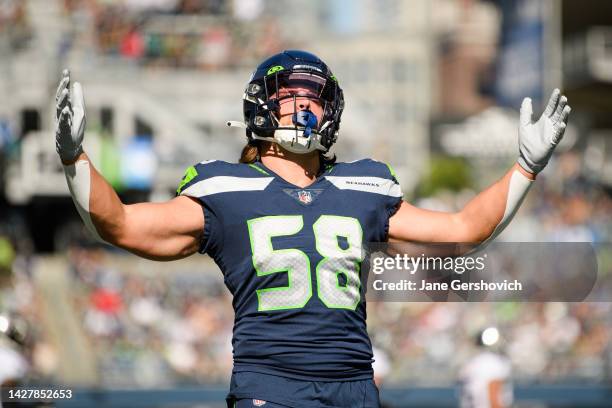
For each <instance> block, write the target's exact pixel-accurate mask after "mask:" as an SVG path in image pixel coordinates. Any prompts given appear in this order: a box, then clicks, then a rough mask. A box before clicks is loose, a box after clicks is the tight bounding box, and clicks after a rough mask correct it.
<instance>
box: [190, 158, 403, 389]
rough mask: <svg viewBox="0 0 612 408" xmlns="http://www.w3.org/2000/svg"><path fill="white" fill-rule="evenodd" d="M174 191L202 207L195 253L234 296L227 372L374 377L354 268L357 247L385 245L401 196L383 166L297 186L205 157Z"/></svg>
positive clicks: (359, 254) (360, 164) (368, 165)
mask: <svg viewBox="0 0 612 408" xmlns="http://www.w3.org/2000/svg"><path fill="white" fill-rule="evenodd" d="M178 194H180V195H185V196H189V197H194V198H196V199H197V200H198V201H199V202H200V203H201V204H202V207H203V209H204V216H205V226H204V235H203V240H202V244H201V247H200V252H201V253H207V254H209V255H210V256H211V257H212V258H213V259H214V261H215V262H216V263H217V265H218V266H219V268H220V269H221V271H222V272H223V276H224V281H225V284H226V285H227V287H228V289H229V290H230V291H231V293H232V294H233V296H234V297H233V306H234V311H235V322H234V334H233V340H232V344H233V349H234V372H241V371H251V372H259V373H265V374H272V375H279V376H285V377H289V378H295V379H302V380H311V381H332V380H333V381H338V380H359V379H368V378H371V377H372V366H371V362H372V348H371V344H370V340H369V338H368V334H367V330H366V308H365V301H364V296H363V290H362V286H365V285H361V281H360V267H361V262H362V260H363V256H364V255H363V251H362V244H365V243H367V242H381V241H385V240H386V239H387V230H388V224H389V217H390V216H391V215H392V214H393V212H394V211H395V210H396V208H397V206H398V204H399V202H400V200H401V196H402V193H401V189H400V186H399V184H398V182H397V180H396V179H395V177H394V175H393V172H392V171H391V170H390V168H389V167H388V166H387V165H385V164H384V163H380V162H377V161H374V160H360V161H356V162H351V163H337V164H335V165H333V166H328V167H327V168H326V170H325V171H324V172H323V173H322V174H321V175H320V176H319V177H318V178H317V180H316V181H315V182H314V183H313V184H312V185H310V186H308V187H307V188H299V187H297V186H295V185H293V184H291V183H289V182H287V181H285V180H284V179H282V178H281V177H279V176H278V175H276V174H275V173H274V172H272V171H271V170H269V169H268V168H266V167H265V166H264V165H263V164H262V163H260V162H257V163H255V164H237V163H227V162H223V161H216V160H215V161H205V162H202V163H199V164H197V165H195V166H193V167H190V168H189V169H188V170H187V172H186V175H185V177H184V178H183V181H182V182H181V185H180V187H179V189H178Z"/></svg>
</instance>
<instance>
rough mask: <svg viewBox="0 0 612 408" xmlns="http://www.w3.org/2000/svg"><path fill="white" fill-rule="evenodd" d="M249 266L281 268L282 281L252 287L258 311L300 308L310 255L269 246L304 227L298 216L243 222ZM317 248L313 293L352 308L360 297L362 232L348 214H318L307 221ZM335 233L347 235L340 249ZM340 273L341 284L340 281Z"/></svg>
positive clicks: (307, 287) (265, 271)
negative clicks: (248, 242)
mask: <svg viewBox="0 0 612 408" xmlns="http://www.w3.org/2000/svg"><path fill="white" fill-rule="evenodd" d="M247 225H248V228H249V237H250V240H251V251H252V253H253V266H254V267H255V271H256V272H257V276H265V275H269V274H272V273H280V272H286V273H287V279H288V281H289V284H288V285H287V286H281V287H274V288H265V289H258V290H257V300H258V310H259V311H267V310H282V309H297V308H301V307H304V306H305V305H306V303H308V300H310V298H311V297H312V283H311V282H312V279H311V275H310V273H311V272H310V260H309V259H308V256H307V255H306V254H305V253H304V252H303V251H300V250H299V249H296V248H292V249H278V250H275V249H274V248H273V247H272V238H274V237H280V236H287V235H294V234H297V233H298V232H300V231H301V230H302V228H303V227H304V218H303V217H302V216H301V215H278V216H269V217H261V218H254V219H252V220H248V221H247ZM312 229H313V232H314V237H315V245H316V249H317V252H319V254H321V256H323V259H321V261H320V262H319V263H318V264H317V266H316V270H315V274H316V283H317V295H318V296H319V298H320V299H321V301H322V302H323V303H324V304H325V305H326V306H327V307H329V308H335V309H338V308H339V309H350V310H354V309H355V307H357V304H358V303H359V298H360V293H359V289H360V285H361V282H360V279H359V267H360V265H361V261H362V260H363V258H364V255H363V251H362V248H361V244H362V241H363V231H362V229H361V224H360V223H359V220H357V219H356V218H351V217H339V216H335V215H322V216H320V217H319V218H318V219H317V221H316V222H315V223H314V224H313V225H312ZM338 237H344V238H345V239H346V242H347V245H346V248H344V249H343V248H340V246H339V245H338ZM340 274H343V275H344V278H345V279H344V285H341V284H340V280H339V278H340V276H339V275H340Z"/></svg>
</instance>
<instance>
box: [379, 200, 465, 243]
mask: <svg viewBox="0 0 612 408" xmlns="http://www.w3.org/2000/svg"><path fill="white" fill-rule="evenodd" d="M464 229H465V226H464V225H463V223H462V220H461V217H459V216H458V214H457V213H446V212H441V211H432V210H425V209H422V208H418V207H415V206H413V205H410V204H409V203H407V202H405V201H402V203H401V204H400V207H399V209H398V210H397V212H396V213H395V214H394V215H393V216H392V217H391V218H390V219H389V239H390V240H392V241H393V240H396V241H410V242H463V241H462V237H463V236H464V232H465V231H464Z"/></svg>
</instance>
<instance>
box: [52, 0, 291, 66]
mask: <svg viewBox="0 0 612 408" xmlns="http://www.w3.org/2000/svg"><path fill="white" fill-rule="evenodd" d="M263 8H264V3H263V2H262V1H260V0H246V1H245V0H234V1H228V0H120V1H99V0H87V1H75V0H65V1H64V13H65V15H66V17H67V18H68V20H69V22H70V24H69V27H71V30H69V31H68V32H67V33H66V37H65V38H64V44H63V46H64V47H65V48H70V47H72V46H73V45H74V43H76V42H79V41H83V39H91V40H92V41H91V42H92V43H93V44H94V46H95V47H96V48H97V50H98V51H99V52H100V53H102V54H103V55H107V56H120V57H122V58H124V59H127V60H131V61H134V62H135V63H137V64H139V65H146V66H151V67H156V66H158V67H161V66H163V67H181V68H199V69H203V70H213V69H221V68H224V69H231V68H232V67H234V66H235V65H234V64H236V63H238V62H243V61H244V60H245V59H246V60H253V59H254V58H256V57H259V56H261V55H268V54H272V53H274V52H276V50H278V49H280V48H286V47H287V46H288V43H287V42H286V41H284V39H283V37H282V36H280V33H279V28H278V25H277V22H276V20H275V19H272V18H263V19H262V18H260V17H262V15H263V13H262V12H263V11H264V10H263ZM177 25H178V26H180V30H176V29H175V27H176V26H177Z"/></svg>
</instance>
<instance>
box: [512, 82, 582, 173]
mask: <svg viewBox="0 0 612 408" xmlns="http://www.w3.org/2000/svg"><path fill="white" fill-rule="evenodd" d="M571 110H572V109H571V108H570V107H569V105H568V104H567V98H566V97H565V96H561V92H560V91H559V89H555V90H554V91H553V93H552V95H551V96H550V99H549V100H548V105H546V109H545V110H544V113H543V114H542V116H540V119H538V121H537V122H533V121H532V120H531V117H532V115H533V108H532V106H531V99H530V98H525V99H523V103H522V104H521V116H520V127H519V158H518V164H519V165H520V166H521V167H522V168H523V169H525V170H526V171H528V172H529V173H533V174H537V173H539V172H540V171H542V169H543V168H544V167H545V166H546V164H547V163H548V160H549V159H550V156H552V153H553V151H554V150H555V147H556V146H557V143H559V142H560V141H561V139H562V138H563V133H564V132H565V127H566V126H567V118H568V116H569V113H570V111H571Z"/></svg>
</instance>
